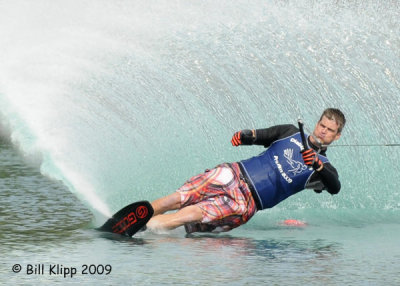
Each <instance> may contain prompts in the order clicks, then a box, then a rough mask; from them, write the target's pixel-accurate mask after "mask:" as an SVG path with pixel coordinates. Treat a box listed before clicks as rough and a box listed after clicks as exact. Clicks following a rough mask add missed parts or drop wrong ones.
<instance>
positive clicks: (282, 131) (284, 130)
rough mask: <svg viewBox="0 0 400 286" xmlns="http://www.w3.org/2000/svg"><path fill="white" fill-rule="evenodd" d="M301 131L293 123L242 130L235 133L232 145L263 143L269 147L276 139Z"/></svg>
mask: <svg viewBox="0 0 400 286" xmlns="http://www.w3.org/2000/svg"><path fill="white" fill-rule="evenodd" d="M296 132H299V129H298V128H297V127H296V126H294V125H292V124H285V125H276V126H272V127H269V128H264V129H256V130H249V129H245V130H241V131H238V132H236V133H235V134H234V136H233V138H232V141H231V142H232V145H233V146H239V145H263V146H264V147H269V146H270V145H271V144H272V143H273V142H274V141H276V140H278V139H281V138H285V137H287V136H290V135H293V134H294V133H296Z"/></svg>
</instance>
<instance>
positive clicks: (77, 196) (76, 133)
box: [0, 0, 400, 285]
mask: <svg viewBox="0 0 400 286" xmlns="http://www.w3.org/2000/svg"><path fill="white" fill-rule="evenodd" d="M399 6H400V4H399V3H398V1H363V2H361V1H318V2H316V1H310V0H309V1H305V0H304V1H252V2H247V1H235V2H234V3H231V2H228V1H218V3H214V2H213V1H113V2H112V3H111V2H107V1H79V2H78V1H72V2H71V1H70V2H66V1H48V0H43V1H35V3H34V4H33V3H31V2H30V1H14V2H13V3H5V2H1V3H0V24H1V25H0V27H1V28H0V62H1V65H0V114H1V117H0V119H1V135H2V136H1V138H2V139H1V146H0V154H1V156H0V157H1V158H0V162H1V164H0V190H1V191H0V215H1V216H0V242H1V243H0V253H1V256H2V262H1V266H0V281H2V282H3V283H4V282H7V283H10V284H11V283H12V284H14V285H30V284H32V285H36V284H51V285H53V284H57V283H58V284H67V283H68V284H69V283H71V284H73V283H85V285H91V284H93V285H94V284H96V285H97V284H105V285H115V284H117V283H118V284H119V283H125V284H128V285H136V284H139V285H148V284H160V285H165V284H166V285H168V284H178V285H179V284H194V285H199V284H205V285H222V284H226V283H229V284H233V285H248V284H253V283H262V284H266V283H270V284H274V285H293V284H304V285H320V284H321V283H324V284H326V285H343V284H344V285H396V284H399V283H400V280H399V278H398V277H399V276H398V269H399V268H398V262H399V261H400V247H399V246H398V237H399V235H400V224H399V218H400V189H399V187H398V184H397V180H396V178H398V174H399V167H398V166H399V164H398V162H399V159H400V149H399V147H384V146H379V145H383V144H389V143H399V141H400V130H399V128H398V126H399V123H400V122H399V116H398V112H399V104H400V92H399V91H400V82H399V78H400V77H399V73H400V61H399V59H400V52H399V51H400V38H399V35H400V20H399V19H400V17H399V16H400V7H399ZM330 106H334V107H338V108H340V109H342V110H343V111H344V112H345V114H346V116H347V118H348V125H347V126H346V128H345V130H344V132H343V136H342V138H341V139H340V141H338V142H337V145H340V144H347V145H352V146H350V147H340V146H337V147H334V148H333V147H332V148H331V149H330V150H329V151H328V152H329V153H328V154H329V158H330V159H331V161H332V162H333V163H334V165H335V166H336V167H337V169H338V170H339V173H340V178H341V181H342V191H341V193H340V194H339V195H337V196H330V195H329V194H326V193H323V194H320V195H316V194H314V193H313V192H312V191H305V192H302V193H300V194H298V195H296V196H294V197H291V198H289V199H288V200H286V201H285V202H283V203H282V204H280V205H278V206H277V207H275V208H273V209H271V210H266V211H263V212H260V213H258V214H257V215H256V216H255V217H254V218H253V219H252V220H251V221H250V222H249V223H248V224H246V225H245V226H243V227H241V228H239V229H237V230H234V231H232V232H229V233H227V234H220V235H195V236H190V237H187V236H186V235H185V233H184V230H183V229H177V230H174V231H171V232H166V233H157V234H155V233H147V232H146V233H141V234H139V235H138V236H137V237H135V238H132V239H122V238H118V237H114V236H108V235H104V234H101V233H99V232H97V231H95V230H94V229H93V228H94V227H96V226H98V225H100V224H101V223H102V222H104V220H105V219H106V217H107V216H109V215H110V214H112V213H114V212H115V211H117V210H118V209H120V208H122V207H123V206H125V205H126V204H128V203H130V202H132V201H137V200H142V199H147V200H153V199H155V198H158V197H160V196H163V195H166V194H169V193H170V192H172V191H174V190H175V189H176V188H178V187H179V186H180V185H181V184H182V183H183V182H184V181H185V180H186V179H187V178H189V177H190V176H192V175H195V174H197V173H199V172H201V171H202V170H204V169H205V168H210V167H213V166H215V165H217V164H219V163H221V162H232V161H237V160H240V159H243V158H247V157H249V156H252V155H255V154H258V153H259V152H261V151H262V150H263V148H262V147H256V146H251V147H248V146H247V147H240V148H233V147H232V146H231V145H230V138H231V136H232V134H233V132H234V131H236V130H240V129H243V128H262V127H267V126H270V125H274V124H281V123H293V124H296V120H297V118H298V117H301V118H303V119H304V121H305V122H306V127H307V128H308V129H312V128H313V124H314V122H315V121H316V120H317V119H318V116H319V114H320V112H321V111H322V109H324V108H325V107H330ZM365 144H373V145H377V146H356V145H365ZM288 218H294V219H299V220H302V221H305V222H307V226H306V227H303V228H296V227H285V226H283V225H282V221H283V220H285V219H288ZM15 264H20V265H21V267H22V270H21V272H20V273H17V274H16V273H13V271H12V268H13V266H14V265H15ZM41 264H43V265H44V269H45V273H44V274H36V275H35V274H28V272H29V269H30V268H29V267H34V266H35V265H41ZM52 265H62V267H61V268H62V269H76V270H77V274H75V275H74V276H73V277H70V276H69V277H66V278H64V276H63V275H61V274H59V275H56V274H51V273H49V268H50V267H51V266H52ZM84 265H88V266H91V265H92V268H91V269H93V267H94V266H95V267H97V268H96V270H102V267H107V269H109V267H111V268H112V270H111V273H109V274H108V275H105V274H106V271H105V270H106V268H104V269H103V270H104V271H103V272H102V273H103V274H100V273H98V272H96V273H95V274H90V273H89V274H84V273H82V271H83V270H84V269H83V268H84V267H85V266H84Z"/></svg>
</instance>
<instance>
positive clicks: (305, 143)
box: [297, 119, 307, 152]
mask: <svg viewBox="0 0 400 286" xmlns="http://www.w3.org/2000/svg"><path fill="white" fill-rule="evenodd" d="M297 123H298V124H299V129H300V136H301V143H303V149H302V150H301V152H303V151H304V150H306V147H307V140H306V136H305V135H304V123H303V120H301V119H298V120H297Z"/></svg>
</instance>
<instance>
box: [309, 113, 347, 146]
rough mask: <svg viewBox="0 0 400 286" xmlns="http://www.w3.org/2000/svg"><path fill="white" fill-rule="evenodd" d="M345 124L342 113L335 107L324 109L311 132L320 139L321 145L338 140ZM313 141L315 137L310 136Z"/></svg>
mask: <svg viewBox="0 0 400 286" xmlns="http://www.w3.org/2000/svg"><path fill="white" fill-rule="evenodd" d="M345 124H346V118H345V116H344V114H343V113H342V112H341V111H340V110H339V109H336V108H328V109H325V110H324V112H323V113H322V115H321V117H320V119H319V121H318V122H317V124H316V125H315V128H314V132H313V134H314V135H315V136H316V137H317V138H318V140H320V141H321V143H322V144H323V145H329V144H331V143H332V142H333V141H335V140H338V139H339V138H340V135H341V133H342V130H343V127H344V126H345ZM310 139H311V141H312V142H313V143H316V142H314V141H315V139H314V138H313V137H312V136H311V138H310Z"/></svg>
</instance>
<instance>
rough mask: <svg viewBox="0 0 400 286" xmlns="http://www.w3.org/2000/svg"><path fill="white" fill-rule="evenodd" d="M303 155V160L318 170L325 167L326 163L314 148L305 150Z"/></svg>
mask: <svg viewBox="0 0 400 286" xmlns="http://www.w3.org/2000/svg"><path fill="white" fill-rule="evenodd" d="M301 156H303V160H304V163H305V164H306V165H308V166H311V167H313V169H314V170H316V171H318V172H319V171H321V170H322V168H323V167H324V164H323V163H322V161H321V160H320V159H319V157H318V154H317V153H316V152H315V150H314V149H312V148H310V149H307V150H304V151H303V152H302V153H301Z"/></svg>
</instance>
